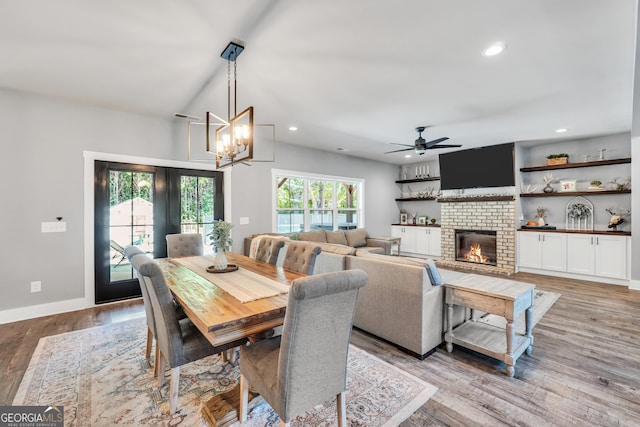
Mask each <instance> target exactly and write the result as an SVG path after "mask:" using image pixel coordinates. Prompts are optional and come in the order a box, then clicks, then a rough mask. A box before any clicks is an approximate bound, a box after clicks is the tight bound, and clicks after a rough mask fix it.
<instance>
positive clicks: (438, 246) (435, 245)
mask: <svg viewBox="0 0 640 427" xmlns="http://www.w3.org/2000/svg"><path fill="white" fill-rule="evenodd" d="M428 255H431V256H440V255H442V230H440V229H439V228H435V227H434V228H429V252H428Z"/></svg>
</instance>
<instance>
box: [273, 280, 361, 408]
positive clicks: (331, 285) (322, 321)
mask: <svg viewBox="0 0 640 427" xmlns="http://www.w3.org/2000/svg"><path fill="white" fill-rule="evenodd" d="M367 280H368V278H367V275H366V273H365V272H364V271H362V270H346V271H339V272H334V273H324V274H319V275H316V276H308V277H304V278H301V279H296V280H294V281H293V282H292V284H291V289H290V290H289V300H288V303H287V311H286V314H285V319H284V326H283V329H282V338H281V344H280V354H279V359H278V379H277V383H278V390H280V393H278V394H279V398H281V399H282V401H281V402H280V403H281V406H280V407H281V408H283V412H284V414H283V415H284V418H285V419H291V418H293V417H295V416H297V415H299V414H301V413H303V412H305V411H308V410H309V409H311V408H312V407H313V406H315V405H318V404H319V403H322V402H325V401H327V400H329V399H332V398H333V397H335V396H336V395H337V394H339V393H342V392H343V391H345V390H346V374H347V356H348V352H349V339H350V337H351V325H352V322H353V316H354V312H355V305H356V299H357V298H358V292H359V289H360V288H361V287H363V286H364V285H366V284H367ZM272 406H273V405H272Z"/></svg>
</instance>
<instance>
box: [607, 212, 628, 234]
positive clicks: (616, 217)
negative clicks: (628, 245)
mask: <svg viewBox="0 0 640 427" xmlns="http://www.w3.org/2000/svg"><path fill="white" fill-rule="evenodd" d="M605 210H606V211H607V212H609V214H610V215H611V218H609V225H608V226H607V228H610V229H611V230H609V231H618V226H619V225H620V224H622V223H623V222H624V217H626V216H628V215H629V214H630V213H631V210H630V209H625V210H624V211H622V212H621V213H619V214H617V213H615V212H614V211H613V209H605Z"/></svg>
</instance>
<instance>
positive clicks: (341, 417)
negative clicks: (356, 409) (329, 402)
mask: <svg viewBox="0 0 640 427" xmlns="http://www.w3.org/2000/svg"><path fill="white" fill-rule="evenodd" d="M346 400H347V396H346V395H345V392H344V391H343V392H342V393H338V399H337V405H338V427H347V404H346V402H345V401H346Z"/></svg>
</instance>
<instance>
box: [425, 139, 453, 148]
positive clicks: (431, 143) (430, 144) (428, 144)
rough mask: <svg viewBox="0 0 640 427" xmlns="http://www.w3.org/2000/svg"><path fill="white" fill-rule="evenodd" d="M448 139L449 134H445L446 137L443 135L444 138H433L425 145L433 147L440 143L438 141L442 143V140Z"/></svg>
mask: <svg viewBox="0 0 640 427" xmlns="http://www.w3.org/2000/svg"><path fill="white" fill-rule="evenodd" d="M447 139H449V137H447V136H444V137H442V138H438V139H434V140H431V141H429V142H427V143H426V144H425V146H426V147H427V148H431V147H433V146H434V145H436V144H438V143H440V142H442V141H446V140H447Z"/></svg>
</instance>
